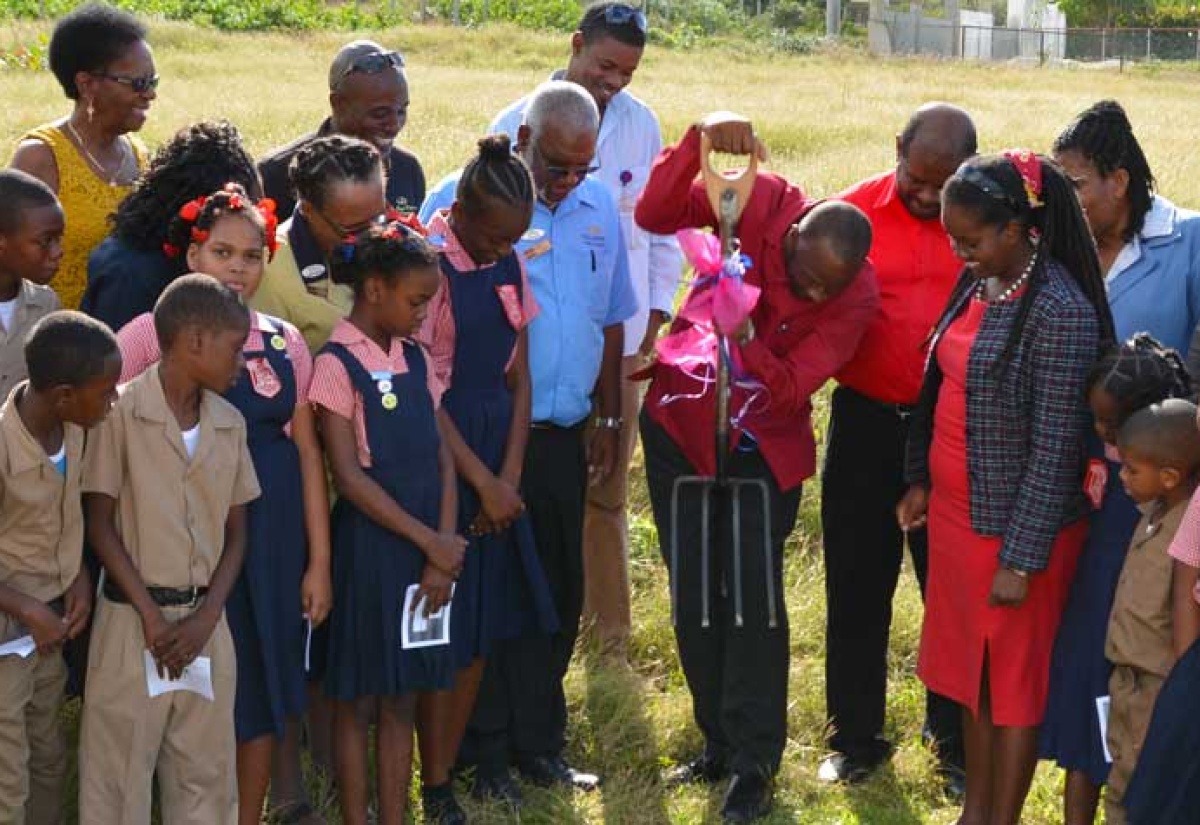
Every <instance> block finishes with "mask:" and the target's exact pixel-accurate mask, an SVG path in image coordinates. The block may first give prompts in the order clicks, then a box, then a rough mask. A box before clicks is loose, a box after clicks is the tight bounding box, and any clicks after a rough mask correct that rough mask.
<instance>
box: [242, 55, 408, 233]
mask: <svg viewBox="0 0 1200 825" xmlns="http://www.w3.org/2000/svg"><path fill="white" fill-rule="evenodd" d="M408 101H409V96H408V78H407V77H406V76H405V73H404V57H403V55H401V54H400V53H399V52H396V51H389V50H387V49H385V48H384V47H383V46H381V45H379V44H378V43H375V42H373V41H371V40H355V41H354V42H352V43H348V44H346V45H345V46H343V47H342V48H341V50H340V51H339V52H338V53H337V55H336V56H335V57H334V58H333V63H332V64H331V65H330V67H329V108H330V115H329V117H327V118H325V120H324V122H322V123H321V125H320V126H318V127H317V131H316V132H313V133H311V134H307V135H304V136H303V137H300V138H298V139H296V140H294V141H292V142H291V143H289V144H287V145H286V146H283V147H280V148H278V149H275V150H272V151H271V152H270V153H269V154H268V155H267V156H266V157H264V158H263V159H262V160H261V161H259V164H258V171H259V174H261V175H262V181H263V190H264V191H265V192H266V194H267V197H270V198H274V199H275V204H276V208H277V212H278V214H279V217H280V219H281V220H284V219H286V218H288V217H290V216H291V214H292V210H293V209H294V208H295V206H296V195H295V193H294V192H293V191H292V188H291V185H290V184H289V183H288V165H289V164H290V163H291V161H292V158H293V157H294V156H295V154H296V152H298V151H299V150H300V149H301V147H303V146H304V145H306V144H307V143H309V142H310V141H311V140H312V139H313V138H317V137H325V136H327V135H346V136H348V137H356V138H358V139H359V140H365V141H366V142H367V143H369V144H371V145H372V146H374V147H375V149H376V150H377V151H378V152H379V155H380V157H381V158H382V159H383V166H384V176H385V181H386V184H387V202H388V205H389V206H390V207H392V208H395V209H398V210H399V211H401V212H413V211H416V209H417V207H419V206H420V205H421V201H423V200H424V199H425V172H424V171H423V170H422V169H421V163H420V161H418V160H417V157H416V155H414V154H413V153H412V152H408V151H406V150H404V149H401V148H400V147H399V146H396V145H395V140H396V136H397V135H399V134H400V130H402V129H403V128H404V123H405V121H406V120H407V119H408Z"/></svg>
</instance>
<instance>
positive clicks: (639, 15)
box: [604, 3, 649, 34]
mask: <svg viewBox="0 0 1200 825" xmlns="http://www.w3.org/2000/svg"><path fill="white" fill-rule="evenodd" d="M604 22H605V23H607V24H609V25H610V26H626V25H628V24H629V23H633V25H635V26H637V27H638V29H639V30H640V31H641V33H642V34H645V33H646V30H647V29H648V28H649V25H648V24H647V22H646V13H645V12H644V11H642V10H641V9H639V8H636V7H634V6H627V5H625V4H624V3H614V4H613V5H611V6H609V7H608V8H606V9H605V10H604Z"/></svg>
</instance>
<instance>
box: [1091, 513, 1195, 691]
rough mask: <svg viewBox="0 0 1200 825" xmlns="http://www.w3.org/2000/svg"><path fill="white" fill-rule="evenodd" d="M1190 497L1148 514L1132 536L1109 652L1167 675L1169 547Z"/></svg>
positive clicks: (1116, 659)
mask: <svg viewBox="0 0 1200 825" xmlns="http://www.w3.org/2000/svg"><path fill="white" fill-rule="evenodd" d="M1186 509H1187V502H1186V501H1182V502H1180V503H1179V504H1176V505H1175V506H1174V507H1171V508H1170V509H1168V510H1166V511H1165V512H1162V511H1161V510H1158V511H1156V512H1152V513H1151V514H1150V515H1146V516H1143V517H1142V519H1141V521H1139V522H1138V526H1137V528H1136V529H1134V531H1133V537H1132V538H1131V539H1130V540H1129V550H1128V552H1126V554H1125V563H1124V564H1123V565H1122V566H1121V576H1120V578H1119V579H1118V580H1117V590H1116V595H1115V596H1114V597H1113V607H1112V614H1111V615H1110V616H1109V620H1108V636H1107V638H1106V639H1105V642H1104V657H1105V658H1106V659H1108V660H1109V661H1110V662H1112V663H1113V664H1114V665H1118V666H1124V667H1133V668H1136V669H1138V670H1140V671H1143V672H1146V673H1153V674H1154V675H1156V676H1160V677H1162V678H1164V679H1165V678H1166V677H1167V674H1168V673H1170V672H1171V668H1172V667H1173V666H1174V664H1175V648H1174V644H1173V639H1172V635H1171V625H1172V622H1171V582H1172V559H1171V556H1170V554H1169V553H1168V552H1167V548H1168V546H1169V545H1170V544H1171V540H1172V539H1173V538H1174V537H1175V536H1176V535H1178V531H1179V526H1180V522H1181V521H1182V520H1183V517H1184V511H1185V510H1186Z"/></svg>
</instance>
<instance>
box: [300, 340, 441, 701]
mask: <svg viewBox="0 0 1200 825" xmlns="http://www.w3.org/2000/svg"><path fill="white" fill-rule="evenodd" d="M321 351H322V352H327V353H330V354H331V355H333V356H334V357H336V358H337V359H338V360H339V361H341V362H342V364H343V366H345V368H346V372H347V373H348V374H349V376H350V381H351V383H352V384H353V386H354V389H355V390H357V391H358V393H359V395H361V396H362V400H363V414H364V419H365V425H366V433H367V442H368V446H369V447H370V450H371V466H370V467H365V468H363V471H364V472H365V473H366V474H367V475H368V476H370V477H371V479H372V480H373V481H374V482H375V483H376V484H378V485H379V486H380V487H382V488H383V489H384V490H385V491H386V492H387V493H388V495H390V496H391V497H392V498H393V499H395V500H396V502H397V503H398V504H399V505H400V506H401V507H403V508H404V510H405V511H406V512H407V513H408V514H409V515H411V516H412V517H413V518H415V519H417V520H419V521H421V522H422V523H424V524H427V525H429V526H430V527H433V528H435V529H436V528H437V526H438V518H439V515H440V509H441V493H442V484H441V468H440V466H439V463H438V447H439V439H438V432H437V421H436V419H435V417H434V409H433V399H432V397H431V396H430V395H429V389H428V386H427V384H426V376H427V366H426V363H425V356H424V354H423V353H422V352H421V349H420V347H419V346H418V345H416V344H414V343H412V342H410V341H405V342H404V358H405V362H406V363H407V365H408V371H407V372H405V373H398V374H394V375H391V376H378V377H377V376H373V375H371V373H369V372H367V370H366V368H365V367H363V365H362V363H361V362H360V361H359V360H358V359H357V358H355V357H354V356H353V355H352V354H351V353H350V351H349V350H348V349H346V348H345V347H344V346H342V345H341V344H338V343H335V342H330V343H327V344H326V345H325V346H324V348H322V350H321ZM388 395H392V396H394V400H395V401H396V402H397V403H395V405H394V406H393V405H392V404H390V403H389V402H387V396H388ZM389 406H391V407H392V408H391V409H388V407H389ZM331 526H332V538H333V612H332V613H331V614H330V618H329V650H328V658H327V660H326V665H325V695H326V696H329V697H330V698H332V699H338V700H342V701H350V700H353V699H357V698H359V697H365V696H401V695H403V694H406V693H411V692H413V691H425V690H443V689H446V688H449V687H450V685H451V683H452V681H453V678H454V669H453V666H452V659H451V653H450V648H449V645H438V646H434V647H422V648H415V649H411V650H403V649H402V648H401V627H400V622H401V616H402V614H403V610H404V593H405V590H406V589H407V588H408V586H409V585H410V584H417V583H419V582H420V580H421V571H422V570H423V569H424V567H425V556H424V554H423V553H422V552H421V551H420V550H419V549H418V548H417V546H416V545H415V544H413V543H412V542H411V541H409V540H408V539H405V538H403V537H401V536H399V535H397V534H396V533H393V532H392V531H391V530H388V529H387V528H385V527H382V526H381V525H379V524H377V523H376V522H375V521H373V520H372V519H371V518H370V517H368V516H367V515H366V514H365V513H363V512H362V511H361V510H359V509H358V508H357V507H355V506H354V505H353V504H352V503H351V502H350V501H349V500H348V499H346V498H345V497H344V496H343V497H340V498H339V499H338V502H337V504H336V505H334V508H333V522H332V525H331ZM456 610H457V604H455V607H454V610H453V611H452V612H451V620H452V621H453V616H454V612H455V611H456ZM451 634H452V635H453V627H452V628H451Z"/></svg>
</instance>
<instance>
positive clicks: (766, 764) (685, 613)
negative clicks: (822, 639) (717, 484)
mask: <svg viewBox="0 0 1200 825" xmlns="http://www.w3.org/2000/svg"><path fill="white" fill-rule="evenodd" d="M702 133H704V134H707V135H708V137H709V139H710V140H711V141H712V147H713V149H714V150H715V151H717V152H725V153H731V154H749V153H750V152H752V151H756V150H758V148H759V145H758V143H757V141H756V139H755V138H754V132H753V129H752V126H751V124H750V122H749V121H747V120H746V119H744V118H741V117H739V116H737V115H731V114H728V113H721V114H717V115H710V116H709V117H708V118H706V119H705V120H703V121H702V122H701V123H699V124H697V125H695V126H693V127H691V128H690V129H689V130H688V132H687V134H686V135H685V136H684V138H683V140H682V141H680V142H679V144H678V145H676V146H674V147H670V148H667V149H665V150H664V151H663V152H662V154H661V155H659V157H658V160H656V161H655V164H654V167H653V169H652V170H651V172H650V179H649V182H648V183H647V185H646V190H645V192H644V193H643V194H642V197H641V200H640V201H639V203H638V206H637V211H636V215H635V216H636V219H637V222H638V224H639V225H640V226H642V227H643V228H644V229H646V230H647V231H649V232H656V233H661V234H667V233H671V232H675V231H677V230H679V229H682V228H685V227H703V226H709V227H715V226H716V225H717V219H716V216H715V215H714V214H713V211H712V208H711V206H710V205H709V201H708V197H707V195H706V194H705V190H704V186H703V184H702V183H701V182H699V181H697V180H696V173H697V172H698V171H699V169H700V136H701V134H702ZM737 234H738V238H739V239H740V241H741V249H742V252H743V253H744V254H745V255H747V256H748V257H749V258H750V260H751V266H750V269H749V270H748V272H747V273H746V280H747V282H749V283H751V284H754V285H756V286H759V287H761V289H762V294H761V297H760V298H759V301H758V304H757V305H756V306H755V308H754V310H753V312H752V313H751V315H750V319H749V322H748V323H746V324H745V325H743V327H742V328H741V329H739V330H737V331H736V332H734V333H731V334H730V344H731V346H732V347H735V348H736V349H737V350H738V355H739V363H740V367H739V369H740V370H741V371H742V373H743V376H742V378H743V379H745V380H743V381H741V382H739V383H741V384H743V385H745V384H751V383H752V382H753V383H756V384H757V385H758V387H757V388H754V387H753V386H751V387H747V388H742V387H739V388H736V389H735V390H734V392H733V395H732V398H731V402H730V412H731V414H738V413H740V415H739V418H738V421H737V426H733V427H731V429H730V447H731V450H730V455H729V459H728V462H727V468H728V473H729V475H730V476H733V477H741V478H754V479H763V480H764V481H766V483H767V486H768V489H769V496H770V507H771V524H770V525H767V524H764V523H763V519H762V513H761V509H760V507H759V506H757V505H758V502H757V501H756V499H757V496H754V495H747V496H746V499H748V501H747V502H744V505H745V506H743V508H742V520H741V523H740V532H741V541H742V547H743V550H744V552H743V556H742V582H743V588H744V590H745V598H744V625H743V626H742V627H740V628H735V625H734V617H733V610H732V597H733V587H732V579H730V580H728V581H724V579H723V574H722V571H723V570H725V569H728V565H729V564H730V563H731V556H730V548H731V541H730V529H731V524H730V522H731V518H730V512H729V506H728V505H729V502H728V500H727V498H725V497H719V498H718V499H717V501H716V503H715V504H714V518H713V534H712V538H713V545H712V553H711V559H712V566H711V570H710V577H709V581H710V583H711V587H710V596H709V597H710V600H711V605H712V607H711V613H712V624H711V626H710V627H709V628H702V627H701V620H700V617H701V591H700V570H699V567H700V565H699V563H698V562H699V556H700V553H699V546H700V517H699V508H700V495H699V494H698V493H697V494H692V495H688V494H685V495H684V496H682V502H681V503H682V504H683V509H682V512H681V513H680V514H679V519H678V522H677V523H678V524H679V525H680V535H679V537H678V539H679V547H680V548H681V554H680V559H679V569H677V570H672V571H671V575H672V576H673V577H678V582H679V605H678V615H677V622H676V627H675V634H676V639H677V641H678V644H679V653H680V659H681V661H682V664H683V670H684V674H685V675H686V677H687V680H688V686H689V688H690V689H691V692H692V701H693V707H694V714H695V718H696V722H697V724H698V725H699V727H700V729H701V732H702V733H703V734H704V738H705V750H704V755H703V756H702V757H700V758H698V759H697V760H695V761H694V762H692V763H690V764H688V765H685V766H683V767H682V768H680V769H678V770H677V771H675V772H674V777H673V778H674V779H675V780H676V781H707V782H716V781H719V780H721V779H723V778H724V777H726V776H728V775H730V774H732V777H733V778H732V781H731V782H730V784H729V787H728V790H727V791H726V795H725V801H724V804H723V806H722V815H723V817H724V819H725V821H726V822H749V821H751V820H752V819H755V818H757V817H759V816H761V815H762V814H763V813H765V812H766V811H767V810H769V809H770V806H771V800H772V781H773V777H774V774H775V772H776V771H777V770H778V769H779V761H780V757H781V756H782V753H783V745H784V741H785V737H786V733H787V675H788V630H787V613H786V610H785V609H784V605H783V598H782V593H783V587H782V574H781V570H782V556H783V542H784V539H785V538H786V537H787V535H788V534H789V533H790V532H791V529H792V526H793V524H794V522H795V519H796V512H797V510H798V508H799V504H800V489H801V483H802V482H803V481H804V479H806V478H808V477H809V476H811V475H812V474H813V472H814V471H815V465H816V450H815V445H814V440H813V433H812V424H811V420H810V418H811V414H812V405H811V401H810V397H811V396H812V394H813V393H814V392H816V391H817V390H819V389H820V388H821V386H822V385H823V384H824V383H825V382H826V381H827V380H828V379H829V378H830V377H831V376H832V375H833V374H834V373H835V372H836V371H837V370H838V369H839V368H840V367H841V366H842V365H843V364H844V363H845V362H846V361H848V360H849V359H850V357H851V355H853V353H854V351H855V349H856V347H857V346H858V342H859V339H860V337H861V336H862V334H863V331H864V330H865V329H866V327H867V325H868V324H869V323H870V321H871V320H872V319H873V318H874V317H875V314H876V312H877V311H878V303H879V293H878V288H877V287H876V284H875V276H874V273H873V272H872V270H871V267H870V264H868V263H866V261H865V259H866V253H867V249H868V247H869V246H870V243H871V240H870V225H869V223H868V222H867V220H866V219H865V217H864V216H863V214H862V213H861V212H860V211H859V210H858V209H857V208H854V207H851V206H849V205H848V204H845V203H833V202H831V203H825V204H820V205H817V204H816V203H815V202H814V201H812V200H809V199H808V198H807V197H806V196H805V195H804V193H803V192H801V191H800V190H799V189H798V188H796V187H795V186H793V185H791V184H790V183H788V182H787V181H786V180H784V179H783V178H781V177H778V176H776V175H772V174H767V173H760V174H759V176H758V178H757V180H756V182H755V185H754V190H753V193H752V195H751V197H750V200H749V202H748V203H747V205H746V207H745V211H744V212H743V213H742V217H741V221H740V223H739V226H738V229H737ZM700 288H701V289H706V288H708V286H703V287H700ZM689 297H690V296H689ZM689 326H690V322H689V321H687V320H685V319H684V318H682V317H680V318H677V319H676V320H675V322H674V324H673V326H672V331H673V332H680V331H682V330H685V329H687V328H688V327H689ZM652 369H653V381H652V383H651V385H650V388H649V390H648V392H647V394H646V402H645V406H644V407H643V410H642V417H641V432H642V439H643V442H642V443H643V445H644V450H645V456H646V478H647V482H648V486H649V489H650V499H651V504H652V506H653V508H654V518H655V522H656V523H657V525H658V535H659V540H660V544H661V546H662V547H663V548H666V547H669V546H670V541H671V533H670V530H671V529H672V523H673V522H672V519H671V512H670V510H671V491H672V484H673V482H674V480H675V479H676V478H678V477H679V476H682V475H693V474H696V473H703V474H711V473H713V471H714V464H715V449H716V447H715V443H714V425H715V421H716V412H715V409H716V408H715V400H714V392H713V390H712V389H711V388H710V387H706V386H705V385H704V384H703V383H701V382H699V381H698V380H697V379H695V378H693V377H691V376H689V375H687V374H685V373H684V372H683V371H681V370H680V369H679V368H678V367H675V366H668V365H666V364H665V363H661V362H660V363H658V364H656V365H655V366H654V367H653V368H652ZM768 529H769V530H770V533H769V536H770V539H771V545H772V549H773V555H774V561H773V577H774V580H775V593H777V594H780V595H779V596H778V597H777V598H778V603H777V604H776V605H775V607H776V611H777V614H778V617H779V621H778V626H777V627H775V628H770V627H768V619H767V615H768V614H767V599H766V595H767V594H766V585H765V577H766V569H765V566H764V559H763V555H762V551H761V549H760V548H761V547H762V546H763V535H764V532H765V531H767V530H768ZM725 585H727V586H725Z"/></svg>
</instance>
